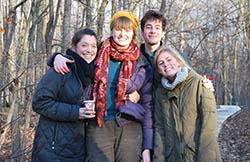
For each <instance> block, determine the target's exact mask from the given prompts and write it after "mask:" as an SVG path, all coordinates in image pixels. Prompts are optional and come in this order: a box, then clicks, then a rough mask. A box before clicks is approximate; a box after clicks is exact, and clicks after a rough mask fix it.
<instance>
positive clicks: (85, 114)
mask: <svg viewBox="0 0 250 162" xmlns="http://www.w3.org/2000/svg"><path fill="white" fill-rule="evenodd" d="M83 103H84V105H85V107H81V108H80V109H79V119H88V118H94V117H95V100H85V101H83Z"/></svg>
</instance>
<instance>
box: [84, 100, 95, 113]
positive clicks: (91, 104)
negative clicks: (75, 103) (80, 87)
mask: <svg viewBox="0 0 250 162" xmlns="http://www.w3.org/2000/svg"><path fill="white" fill-rule="evenodd" d="M83 102H84V105H85V107H87V108H91V109H92V110H93V111H95V100H85V101H83Z"/></svg>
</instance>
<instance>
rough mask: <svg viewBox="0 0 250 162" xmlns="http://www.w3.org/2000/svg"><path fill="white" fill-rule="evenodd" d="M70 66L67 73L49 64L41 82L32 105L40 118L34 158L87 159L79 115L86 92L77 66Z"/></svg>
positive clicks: (52, 161)
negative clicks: (50, 66)
mask: <svg viewBox="0 0 250 162" xmlns="http://www.w3.org/2000/svg"><path fill="white" fill-rule="evenodd" d="M73 65H74V64H73ZM73 67H74V66H73ZM70 68H71V69H70V72H69V73H67V74H65V75H61V74H58V73H56V72H55V70H54V68H50V69H49V70H48V71H47V73H46V74H45V75H44V76H43V78H42V79H41V81H40V82H39V84H38V87H37V89H36V92H35V95H34V98H33V102H32V106H33V110H34V111H35V112H37V113H38V114H40V119H39V123H38V126H37V129H36V135H35V139H34V144H33V150H32V162H71V161H72V162H80V161H81V162H82V161H84V158H85V124H84V122H83V120H79V119H78V117H79V108H80V105H81V103H82V100H83V97H84V94H85V93H84V90H83V88H82V85H81V81H80V79H79V78H78V76H77V74H76V72H75V71H76V70H75V69H74V68H73V69H72V66H71V67H70Z"/></svg>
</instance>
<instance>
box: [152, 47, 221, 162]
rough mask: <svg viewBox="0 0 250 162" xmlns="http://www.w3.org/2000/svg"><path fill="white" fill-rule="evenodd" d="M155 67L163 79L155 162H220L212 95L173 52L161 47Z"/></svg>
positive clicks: (159, 92) (158, 101)
mask: <svg viewBox="0 0 250 162" xmlns="http://www.w3.org/2000/svg"><path fill="white" fill-rule="evenodd" d="M154 63H155V66H156V69H157V71H158V72H159V74H160V75H161V77H162V78H161V85H159V86H158V87H157V89H156V91H155V94H154V95H155V110H154V118H155V123H154V127H155V146H154V155H153V161H154V162H221V157H220V152H219V148H218V143H217V141H216V129H217V117H216V102H215V98H214V95H213V93H212V92H211V91H210V90H209V89H207V88H205V87H203V86H202V77H201V76H200V75H199V74H197V73H196V72H195V71H194V70H192V69H191V68H190V67H189V66H188V65H186V64H185V61H183V59H182V58H181V56H180V55H179V53H178V52H177V51H175V50H174V49H172V48H169V47H166V46H165V47H162V48H161V49H160V50H159V51H158V52H157V54H156V56H155V60H154Z"/></svg>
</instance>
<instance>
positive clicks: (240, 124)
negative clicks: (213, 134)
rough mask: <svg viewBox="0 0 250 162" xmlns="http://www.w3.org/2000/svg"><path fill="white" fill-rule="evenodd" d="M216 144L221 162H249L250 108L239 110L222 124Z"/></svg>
mask: <svg viewBox="0 0 250 162" xmlns="http://www.w3.org/2000/svg"><path fill="white" fill-rule="evenodd" d="M218 142H219V147H220V152H221V156H222V159H223V161H225V162H231V161H235V162H238V161H241V162H244V161H245V162H250V108H244V109H241V110H240V111H238V112H236V113H235V114H233V115H231V116H230V117H228V118H227V119H226V120H225V121H224V122H223V124H222V128H221V130H220V133H219V135H218Z"/></svg>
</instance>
